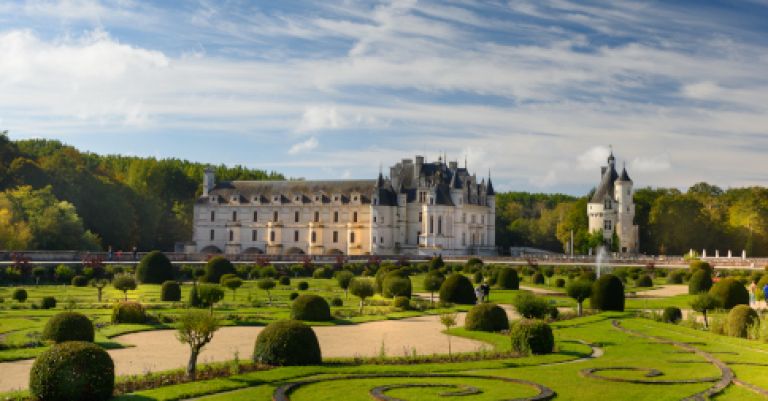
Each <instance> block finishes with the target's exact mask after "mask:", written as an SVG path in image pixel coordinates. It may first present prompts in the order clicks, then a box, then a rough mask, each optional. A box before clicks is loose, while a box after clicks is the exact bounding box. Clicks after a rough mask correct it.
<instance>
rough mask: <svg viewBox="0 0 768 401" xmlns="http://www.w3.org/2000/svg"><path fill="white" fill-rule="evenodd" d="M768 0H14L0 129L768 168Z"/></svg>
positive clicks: (388, 156)
mask: <svg viewBox="0 0 768 401" xmlns="http://www.w3.org/2000/svg"><path fill="white" fill-rule="evenodd" d="M766 21H768V1H764V0H753V1H741V2H732V1H727V2H726V1H724V2H714V1H707V2H702V1H674V2H667V1H656V2H630V1H620V2H603V3H597V2H588V1H578V2H577V1H570V0H553V1H539V0H530V1H526V0H523V1H509V2H502V1H478V2H474V1H468V0H441V1H415V0H404V1H381V2H362V1H338V2H334V1H322V2H315V3H312V2H307V1H259V2H255V1H156V2H139V1H134V0H114V1H104V2H98V1H90V0H68V1H52V0H37V1H27V2H4V1H2V0H0V55H2V56H0V129H7V130H9V131H10V135H11V137H12V138H14V139H20V138H31V137H45V138H55V139H60V140H62V141H64V142H66V143H69V144H72V145H75V146H77V147H79V148H81V149H85V150H90V151H94V152H98V153H122V154H132V155H142V156H156V157H177V158H186V159H191V160H195V161H201V162H207V163H227V164H244V165H248V166H251V167H258V168H264V169H268V170H276V171H280V172H283V173H285V174H287V175H289V176H292V177H305V178H307V179H313V178H323V179H327V178H347V177H353V178H367V177H374V176H375V174H376V173H377V172H378V169H379V165H384V166H388V165H390V164H393V163H395V162H396V161H398V160H400V159H402V158H406V157H413V155H415V154H423V155H425V156H426V157H427V159H428V160H434V159H436V158H437V157H438V155H439V154H442V153H446V154H447V155H448V158H449V159H458V160H460V161H461V163H463V161H464V159H465V158H466V159H467V162H468V165H469V168H470V170H473V171H477V173H478V174H479V175H486V174H487V171H488V170H489V169H490V170H492V174H493V179H494V184H495V186H496V187H498V188H499V189H501V190H526V191H542V192H566V193H571V194H583V193H586V192H587V191H588V190H589V189H590V188H591V187H592V186H594V185H595V184H596V183H597V180H598V178H599V177H598V176H599V165H600V164H601V163H603V162H604V160H605V157H606V156H607V152H608V145H609V144H610V145H613V148H614V150H615V153H616V156H617V158H618V160H619V163H620V164H623V163H626V165H627V168H628V170H629V173H630V175H631V176H632V178H633V179H634V181H635V184H636V185H637V186H675V187H680V188H685V187H688V186H690V185H691V184H693V183H695V182H697V181H702V180H706V181H709V182H712V183H715V184H718V185H721V186H723V187H732V186H744V185H768V169H766V168H765V167H764V166H765V160H766V157H765V154H766V152H767V151H768V73H767V72H768V23H766Z"/></svg>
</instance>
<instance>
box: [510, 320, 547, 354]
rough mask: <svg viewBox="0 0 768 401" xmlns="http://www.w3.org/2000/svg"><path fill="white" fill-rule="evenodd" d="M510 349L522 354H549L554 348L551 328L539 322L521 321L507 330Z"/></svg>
mask: <svg viewBox="0 0 768 401" xmlns="http://www.w3.org/2000/svg"><path fill="white" fill-rule="evenodd" d="M509 335H510V338H511V339H512V349H513V350H514V351H516V352H519V353H522V354H536V355H541V354H550V353H552V350H554V348H555V336H554V335H553V334H552V328H551V327H549V325H548V324H546V323H544V322H543V321H541V320H530V319H521V320H518V321H516V322H514V323H512V325H511V326H510V328H509Z"/></svg>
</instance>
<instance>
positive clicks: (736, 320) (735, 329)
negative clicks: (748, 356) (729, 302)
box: [725, 305, 760, 338]
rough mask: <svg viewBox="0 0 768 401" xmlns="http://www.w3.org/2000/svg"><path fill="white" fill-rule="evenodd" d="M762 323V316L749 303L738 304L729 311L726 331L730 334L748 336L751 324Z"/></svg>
mask: <svg viewBox="0 0 768 401" xmlns="http://www.w3.org/2000/svg"><path fill="white" fill-rule="evenodd" d="M758 324H760V318H759V317H758V315H757V312H755V310H754V309H752V308H750V307H749V306H747V305H736V306H734V307H733V309H731V311H730V312H728V318H727V319H726V322H725V332H726V334H728V335H729V336H734V337H742V338H746V337H747V333H748V332H749V328H750V326H753V325H758Z"/></svg>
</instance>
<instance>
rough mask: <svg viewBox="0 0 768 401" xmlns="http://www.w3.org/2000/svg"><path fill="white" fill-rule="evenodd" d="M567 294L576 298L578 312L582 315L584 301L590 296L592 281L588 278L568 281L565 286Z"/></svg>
mask: <svg viewBox="0 0 768 401" xmlns="http://www.w3.org/2000/svg"><path fill="white" fill-rule="evenodd" d="M565 292H567V293H568V296H569V297H571V298H573V299H574V300H576V303H577V304H578V314H579V316H581V315H582V310H583V307H582V305H583V304H584V301H585V300H586V299H588V298H589V297H590V296H592V283H591V282H590V281H588V280H575V281H571V282H570V283H568V285H567V286H566V287H565Z"/></svg>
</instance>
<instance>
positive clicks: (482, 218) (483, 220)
mask: <svg viewBox="0 0 768 401" xmlns="http://www.w3.org/2000/svg"><path fill="white" fill-rule="evenodd" d="M480 224H485V215H482V216H480Z"/></svg>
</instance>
